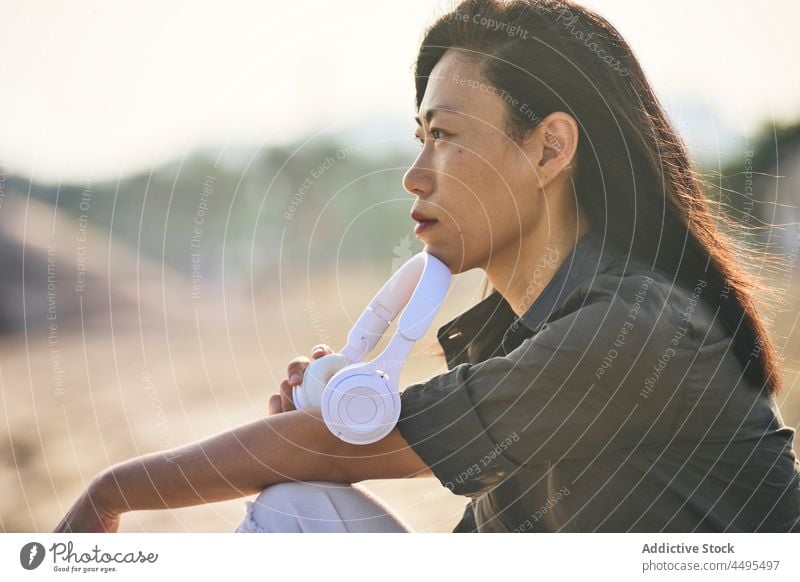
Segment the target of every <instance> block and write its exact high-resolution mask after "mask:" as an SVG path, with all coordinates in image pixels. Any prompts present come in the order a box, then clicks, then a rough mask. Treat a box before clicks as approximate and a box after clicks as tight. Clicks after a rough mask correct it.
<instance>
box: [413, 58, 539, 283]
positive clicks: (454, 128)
mask: <svg viewBox="0 0 800 582" xmlns="http://www.w3.org/2000/svg"><path fill="white" fill-rule="evenodd" d="M478 70H479V69H478V65H477V64H475V63H473V62H472V61H470V60H468V59H466V58H465V57H464V56H463V55H462V54H459V53H457V52H455V51H453V50H452V49H451V50H448V51H447V52H446V53H445V54H444V56H443V57H442V58H441V59H440V60H439V62H438V63H437V64H436V66H435V67H434V69H433V71H432V72H431V76H430V79H429V81H428V85H427V88H426V90H425V95H424V97H423V99H422V103H421V104H420V108H419V112H418V113H419V116H418V123H419V125H418V126H417V131H416V137H417V138H418V139H421V140H423V142H424V143H423V144H421V151H420V153H419V156H418V157H417V160H416V161H415V162H414V165H413V166H411V168H409V170H408V171H407V172H406V174H405V176H404V178H403V186H404V187H405V188H406V190H408V191H409V192H410V193H412V194H414V195H415V196H417V197H418V200H417V201H416V203H415V205H414V211H416V213H418V214H421V215H422V216H423V217H425V218H432V219H435V222H434V223H432V224H428V225H425V226H424V228H422V229H421V230H420V226H419V225H418V226H417V229H416V230H415V232H416V236H417V237H418V238H419V239H420V240H422V242H424V243H425V250H426V251H427V252H429V253H431V254H432V255H434V256H436V257H438V258H439V259H441V260H442V261H443V262H444V263H445V264H446V265H447V266H448V267H449V268H450V270H451V271H452V272H453V273H454V274H455V273H460V272H463V271H467V270H470V269H473V268H476V267H480V268H486V266H487V265H488V263H489V260H490V259H492V260H496V258H497V257H499V256H508V255H509V253H512V254H518V253H519V248H520V244H521V237H522V235H523V233H529V232H531V231H532V230H534V229H536V228H538V227H539V225H540V224H544V225H545V227H546V225H547V211H546V208H545V207H544V202H543V197H542V196H541V193H540V190H539V188H538V175H537V172H536V169H535V165H534V164H532V163H531V159H530V153H531V152H530V151H523V150H522V149H520V146H519V145H517V144H515V143H514V142H513V141H512V140H511V139H510V138H509V137H508V136H507V135H506V133H505V128H506V125H505V123H506V111H505V105H504V98H505V95H504V94H503V93H501V91H500V90H498V89H495V88H493V87H491V86H489V85H488V84H487V83H486V82H484V81H482V80H481V78H480V75H479V74H478ZM516 106H519V107H522V104H520V103H517V104H516ZM523 111H524V110H523Z"/></svg>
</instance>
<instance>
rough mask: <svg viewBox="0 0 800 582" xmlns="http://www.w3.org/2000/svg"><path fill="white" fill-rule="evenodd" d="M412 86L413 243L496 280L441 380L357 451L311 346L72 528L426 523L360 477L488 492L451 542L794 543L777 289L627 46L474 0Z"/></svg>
mask: <svg viewBox="0 0 800 582" xmlns="http://www.w3.org/2000/svg"><path fill="white" fill-rule="evenodd" d="M416 90H417V99H416V105H417V109H418V117H417V123H418V128H417V133H416V137H417V138H418V139H419V140H420V142H421V151H420V154H419V157H418V158H417V160H416V162H415V163H414V165H413V166H412V167H411V168H410V169H409V170H408V172H407V173H406V175H405V177H404V186H405V188H406V189H407V190H408V191H409V192H410V193H412V194H413V195H414V196H416V204H415V207H414V211H413V214H412V216H413V218H414V219H415V220H417V221H418V223H419V224H418V225H417V228H416V233H417V236H418V237H419V238H420V239H421V240H422V241H423V242H424V243H425V244H426V250H427V251H428V252H430V253H432V254H434V255H436V256H437V257H439V258H440V259H441V260H442V261H444V262H445V263H446V264H447V265H448V267H449V268H450V269H451V271H452V272H453V273H454V274H456V273H460V272H464V271H467V270H470V269H474V268H480V269H483V270H484V271H485V272H486V275H487V279H488V281H489V282H491V285H492V288H493V289H492V292H491V293H490V294H489V295H488V296H486V297H484V298H483V299H482V300H481V301H480V302H479V303H478V304H477V305H476V306H474V307H472V308H471V309H469V310H468V311H467V312H465V313H463V314H462V315H460V316H458V317H457V318H455V319H454V320H453V321H451V322H449V323H447V324H446V325H444V326H442V327H441V328H440V329H439V331H438V334H437V335H438V339H439V342H440V344H441V346H442V348H443V349H444V354H445V357H446V359H447V364H448V371H447V372H446V373H444V374H441V375H439V376H436V377H434V378H432V379H430V380H429V381H427V382H422V383H418V384H415V385H412V386H409V387H407V388H406V389H405V390H404V391H403V393H402V412H401V417H400V420H399V422H398V425H397V427H395V429H394V430H393V431H392V432H391V433H390V434H389V435H388V436H387V437H386V438H384V439H383V440H381V441H379V442H377V443H374V444H372V445H350V444H347V443H344V442H343V441H340V440H338V439H337V438H335V437H333V436H332V435H331V433H330V432H329V431H328V430H327V428H326V427H325V425H324V424H323V422H322V419H321V416H320V413H319V409H312V410H311V411H297V410H294V409H293V408H294V407H293V406H292V402H291V397H290V394H291V387H292V386H293V385H295V384H297V383H298V382H300V380H301V378H302V372H303V370H304V369H305V366H306V365H307V364H308V363H309V360H308V359H307V358H297V359H296V360H294V361H293V362H292V363H291V364H290V366H289V374H288V376H289V379H288V380H285V381H284V382H283V383H282V385H281V393H280V395H279V396H275V397H273V399H272V400H271V402H270V408H271V415H270V416H269V417H268V418H267V419H265V420H259V421H256V422H253V423H250V424H247V425H244V426H241V427H238V428H236V429H234V430H232V431H230V432H226V433H223V434H220V435H217V436H214V437H212V438H209V439H206V440H205V441H202V442H199V443H194V444H191V445H187V446H185V447H181V448H178V449H176V450H174V451H169V452H167V453H158V454H152V455H148V456H146V457H143V458H140V459H134V460H131V461H128V462H125V463H122V464H119V465H117V466H115V467H112V468H110V469H108V470H107V471H104V472H103V473H102V474H100V475H99V476H98V477H97V478H96V479H95V480H94V481H93V483H92V485H91V486H90V487H89V489H88V491H87V492H86V493H85V494H84V495H83V496H82V497H81V498H80V499H79V500H78V502H77V503H76V504H75V506H74V507H73V508H72V509H71V510H70V512H69V513H68V514H67V515H66V516H65V518H64V520H62V522H61V524H59V527H58V529H57V531H70V530H72V531H87V530H88V531H98V530H100V531H114V530H116V528H117V525H118V520H119V516H120V514H121V513H122V512H124V511H131V510H137V509H155V508H166V507H181V506H186V505H194V504H198V503H208V502H213V501H220V500H224V499H231V498H234V497H240V496H245V495H250V494H254V493H259V492H260V494H259V496H258V498H257V499H256V500H255V501H254V502H248V503H247V514H246V516H245V519H244V521H243V522H242V524H241V525H240V526H239V528H238V529H237V531H243V532H260V531H409V528H408V526H407V525H406V524H404V523H403V522H402V520H400V519H399V518H397V517H396V516H395V515H394V514H393V513H392V512H391V510H390V509H389V508H386V507H385V506H384V505H383V504H382V503H381V502H380V500H378V499H376V498H374V497H372V496H370V495H368V494H367V493H366V491H364V490H363V489H361V488H359V487H358V486H357V485H355V484H357V483H358V482H359V481H362V480H366V479H386V478H407V477H414V476H435V477H436V478H438V479H439V480H440V481H441V483H442V484H443V485H444V486H446V487H448V488H450V489H451V490H452V491H453V492H454V493H456V494H459V495H464V496H467V497H469V498H470V503H469V504H468V506H467V508H466V511H465V513H464V515H463V517H462V519H461V521H460V522H459V523H458V525H457V526H456V528H455V530H454V531H458V532H469V531H480V532H509V531H512V532H526V531H797V530H798V529H800V525H799V524H800V466H799V465H798V462H797V460H796V458H795V455H794V452H793V450H792V440H793V434H794V433H793V430H792V429H790V428H788V427H786V426H784V424H783V421H782V419H781V417H780V414H779V413H778V411H777V408H776V406H775V401H774V396H775V394H776V393H777V392H778V391H779V390H780V378H779V374H778V362H777V354H776V352H775V348H774V346H773V344H772V343H771V342H770V340H769V338H768V336H767V333H766V330H765V327H764V324H763V322H762V320H761V317H760V315H759V313H758V311H757V310H756V307H757V305H756V297H757V293H761V291H760V290H759V288H757V287H756V285H755V283H754V282H753V281H751V280H750V279H748V277H747V276H746V275H745V272H744V270H743V269H742V267H741V266H740V265H739V263H738V262H737V261H738V258H737V256H735V255H734V254H733V251H732V249H734V248H735V245H734V239H733V238H732V237H728V236H726V235H725V233H724V232H722V230H721V229H720V227H718V224H728V223H726V222H725V221H724V219H723V218H722V217H721V216H715V215H713V214H712V211H711V208H710V206H709V204H708V202H707V201H706V199H705V197H704V195H703V193H702V191H701V188H700V183H699V182H698V180H697V178H696V176H695V173H694V170H693V168H692V166H691V164H690V161H689V158H688V156H687V153H686V151H685V148H684V146H683V145H682V143H681V141H680V140H679V138H678V137H677V135H676V133H675V131H674V130H673V128H672V127H671V126H670V124H669V122H668V121H667V118H666V116H665V114H664V112H663V110H662V108H661V107H660V105H659V104H658V102H657V100H656V97H655V96H654V94H653V91H652V89H651V88H650V86H649V84H648V82H647V80H646V79H645V76H644V74H643V72H642V70H641V68H640V66H639V64H638V63H637V61H636V59H635V57H634V55H633V54H632V52H631V50H630V48H629V47H628V45H627V44H626V43H625V41H624V40H623V39H622V38H621V37H620V35H619V33H618V32H617V31H616V30H615V29H614V28H613V27H612V26H611V25H610V24H609V23H608V22H606V21H605V20H604V19H602V18H601V17H599V16H597V15H596V14H594V13H592V12H590V11H588V10H586V9H584V8H581V7H579V6H576V5H572V4H567V3H564V2H545V1H535V0H516V1H511V2H499V1H494V0H468V1H466V2H464V3H462V4H461V5H459V6H458V7H457V8H456V9H454V10H453V11H452V12H450V13H449V14H446V15H445V16H443V17H441V18H440V19H439V20H438V21H437V22H436V23H435V24H434V25H433V26H432V27H430V28H429V29H428V31H427V33H426V36H425V38H424V40H423V42H422V46H421V48H420V52H419V55H418V59H417V64H416ZM729 226H730V225H729ZM328 352H329V350H327V349H322V350H320V351H318V352H316V353H315V354H313V355H312V357H319V356H321V355H324V354H325V353H328Z"/></svg>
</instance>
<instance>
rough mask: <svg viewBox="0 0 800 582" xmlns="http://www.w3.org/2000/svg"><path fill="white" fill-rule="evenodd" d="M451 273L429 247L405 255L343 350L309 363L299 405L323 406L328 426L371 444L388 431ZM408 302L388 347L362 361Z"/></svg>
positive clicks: (296, 393) (295, 393) (298, 390)
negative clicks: (407, 370) (414, 352)
mask: <svg viewBox="0 0 800 582" xmlns="http://www.w3.org/2000/svg"><path fill="white" fill-rule="evenodd" d="M450 277H451V274H450V271H449V269H448V268H447V267H446V266H445V264H444V263H442V262H441V261H440V260H439V259H437V258H436V257H434V256H433V255H431V254H429V253H427V252H424V251H423V252H420V253H417V254H416V255H414V256H413V257H411V258H410V259H409V260H408V261H406V262H405V263H404V264H403V266H402V267H400V268H399V269H398V270H397V271H395V273H394V274H393V275H392V276H391V278H390V279H389V280H388V281H386V283H384V285H383V287H381V290H380V291H378V294H377V295H375V298H374V299H373V300H372V301H371V302H370V304H369V305H368V306H367V308H366V309H365V310H364V312H363V313H362V314H361V316H360V317H359V318H358V320H357V321H356V323H355V325H354V326H353V328H352V329H351V330H350V333H349V334H348V336H347V345H346V346H345V347H344V348H343V349H342V350H341V352H339V353H334V354H328V355H327V356H323V357H321V358H320V359H318V360H314V361H313V362H312V363H311V364H310V365H309V366H308V367H307V368H306V370H305V373H304V374H303V381H302V383H301V384H300V385H299V386H295V387H294V388H292V400H293V401H294V405H295V408H297V409H303V408H310V407H314V406H320V407H321V408H322V418H323V419H324V421H325V424H326V426H327V427H328V428H329V429H330V431H331V432H332V433H333V434H335V435H336V436H338V437H339V438H340V439H342V440H343V441H345V442H348V443H353V444H363V445H366V444H369V443H374V442H375V441H379V440H381V439H382V438H383V437H385V436H386V435H387V434H389V433H390V432H391V431H392V429H393V428H394V427H395V425H396V424H397V420H398V419H399V418H400V370H401V369H402V367H403V363H404V362H405V359H406V358H407V357H408V355H409V354H410V353H411V348H412V347H413V346H414V342H416V341H417V340H419V339H420V338H421V337H422V336H423V335H425V332H426V331H427V329H428V327H430V324H431V322H432V321H433V318H434V316H435V315H436V312H437V311H439V307H440V306H441V304H442V301H444V298H445V295H446V294H447V291H448V289H449V287H450ZM406 304H408V306H407V307H406V309H405V310H404V311H403V315H402V316H401V317H400V320H399V321H398V323H397V332H396V333H395V334H394V336H393V337H392V339H391V340H390V341H389V344H388V345H387V346H386V348H385V349H384V350H383V352H381V354H380V355H379V356H378V357H377V358H375V359H374V360H371V361H369V362H366V363H364V362H362V360H363V358H364V356H366V355H367V354H368V353H369V352H371V351H372V349H373V348H374V347H375V345H376V344H377V343H378V340H379V339H380V338H381V336H383V333H384V332H385V331H386V329H387V328H388V327H389V324H390V323H391V322H392V321H394V319H395V317H397V314H398V313H399V312H400V310H401V309H403V307H404V306H405V305H406Z"/></svg>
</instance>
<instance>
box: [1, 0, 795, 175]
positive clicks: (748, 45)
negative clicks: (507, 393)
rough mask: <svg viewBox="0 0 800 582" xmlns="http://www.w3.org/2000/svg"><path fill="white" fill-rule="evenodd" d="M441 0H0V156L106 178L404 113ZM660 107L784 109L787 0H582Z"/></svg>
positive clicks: (768, 114) (783, 112)
mask: <svg viewBox="0 0 800 582" xmlns="http://www.w3.org/2000/svg"><path fill="white" fill-rule="evenodd" d="M451 4H452V2H450V1H449V0H445V1H442V0H403V1H402V2H401V1H397V0H395V1H383V0H340V1H336V2H332V1H329V0H319V1H312V0H303V1H296V0H293V1H283V2H250V3H247V2H238V1H232V0H226V1H224V2H209V1H197V0H193V1H191V2H188V1H187V2H178V1H172V0H158V1H153V2H143V1H139V2H112V1H107V0H102V1H88V0H85V1H84V0H72V1H70V2H63V1H59V0H53V1H50V2H46V1H31V0H25V1H20V0H17V1H13V2H12V1H10V0H0V23H2V30H3V32H2V34H0V72H1V73H2V90H0V166H2V167H4V168H5V169H6V171H7V172H8V171H12V172H19V173H22V174H23V175H26V176H34V177H36V178H39V179H45V180H48V181H52V180H58V179H60V178H61V177H63V179H68V180H81V179H84V178H86V177H90V176H94V177H97V178H100V177H110V176H116V175H119V174H121V173H127V172H131V171H135V170H140V169H142V168H143V167H148V166H149V165H151V164H157V163H160V162H162V161H164V160H168V159H170V158H172V157H174V156H176V155H180V154H182V153H183V152H184V151H185V150H186V149H189V150H191V149H194V148H196V147H201V146H204V145H213V144H222V143H226V142H231V143H237V142H250V143H265V144H269V143H274V142H281V141H285V140H289V139H292V138H297V137H300V136H301V135H303V134H305V133H306V132H309V131H312V130H314V129H317V128H320V127H323V126H328V125H331V124H337V125H339V124H341V125H348V124H357V123H358V122H359V120H360V119H363V118H364V117H365V116H368V117H369V118H370V119H376V118H377V119H386V120H387V121H391V120H394V121H395V122H396V121H397V119H403V118H407V119H408V136H409V139H410V136H411V134H412V132H413V122H412V121H411V119H412V115H413V111H412V105H413V82H412V80H413V79H412V64H413V60H414V56H415V52H416V49H417V47H418V43H419V42H420V40H421V35H422V31H423V27H424V25H425V24H426V23H428V22H430V21H431V20H432V19H433V18H434V17H435V16H436V15H437V14H439V13H441V12H442V11H444V10H445V9H446V8H447V7H448V6H450V5H451ZM585 4H586V5H588V6H590V7H592V8H594V9H595V10H597V11H599V12H600V13H601V14H603V15H604V16H606V17H607V18H608V19H609V20H610V21H611V22H612V23H614V24H615V25H616V26H617V27H618V28H619V29H620V31H621V32H622V34H623V35H624V36H625V37H626V38H627V39H628V41H629V42H630V43H631V45H632V46H633V48H634V50H635V51H636V53H637V55H638V56H639V58H640V60H641V61H642V63H643V66H644V68H645V70H646V72H647V73H648V75H649V76H650V78H651V80H652V81H653V83H654V85H655V87H656V90H657V92H658V93H659V95H660V96H661V97H662V98H663V99H664V100H665V101H667V102H668V103H670V104H672V105H675V104H676V103H677V104H679V106H680V104H682V103H695V104H696V103H700V104H702V105H703V106H704V107H708V108H709V109H711V110H713V111H714V112H715V114H716V115H718V116H719V118H720V119H721V120H722V121H723V123H724V124H726V125H728V126H730V127H731V128H732V129H733V130H734V131H736V132H741V133H746V132H752V131H753V129H754V128H755V127H756V126H757V125H758V124H760V123H763V122H769V121H774V120H782V119H788V118H794V117H798V116H800V75H798V72H797V64H796V57H797V54H798V51H797V48H796V35H795V33H794V31H793V27H794V26H795V25H796V23H797V22H798V20H800V3H798V2H794V1H786V2H774V3H769V4H768V5H758V4H753V3H752V2H745V1H743V0H742V1H739V2H731V1H729V0H718V1H707V2H698V1H696V0H682V1H672V2H638V1H637V2H633V1H630V2H628V1H620V0H587V1H586V2H585Z"/></svg>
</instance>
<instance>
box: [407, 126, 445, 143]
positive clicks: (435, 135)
mask: <svg viewBox="0 0 800 582" xmlns="http://www.w3.org/2000/svg"><path fill="white" fill-rule="evenodd" d="M431 135H432V136H433V139H434V141H436V140H439V139H442V138H443V137H444V132H443V131H442V130H441V129H432V130H431ZM414 139H416V140H417V141H418V142H419V145H420V146H424V145H425V138H423V137H422V136H419V135H417V134H414Z"/></svg>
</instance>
